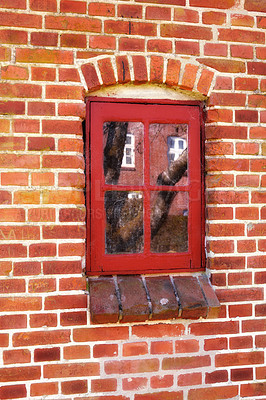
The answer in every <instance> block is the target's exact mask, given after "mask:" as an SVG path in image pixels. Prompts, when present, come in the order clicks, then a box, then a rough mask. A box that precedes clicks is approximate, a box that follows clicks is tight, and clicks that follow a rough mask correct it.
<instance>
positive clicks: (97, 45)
mask: <svg viewBox="0 0 266 400" xmlns="http://www.w3.org/2000/svg"><path fill="white" fill-rule="evenodd" d="M89 44H90V48H91V49H107V50H115V48H116V40H115V37H112V36H90V38H89ZM85 47H86V46H85Z"/></svg>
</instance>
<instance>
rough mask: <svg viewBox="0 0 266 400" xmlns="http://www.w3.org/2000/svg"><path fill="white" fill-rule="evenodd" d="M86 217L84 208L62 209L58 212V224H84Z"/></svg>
mask: <svg viewBox="0 0 266 400" xmlns="http://www.w3.org/2000/svg"><path fill="white" fill-rule="evenodd" d="M85 216H86V210H85V208H84V207H83V208H81V207H79V208H62V209H61V210H60V211H59V221H60V222H84V221H85Z"/></svg>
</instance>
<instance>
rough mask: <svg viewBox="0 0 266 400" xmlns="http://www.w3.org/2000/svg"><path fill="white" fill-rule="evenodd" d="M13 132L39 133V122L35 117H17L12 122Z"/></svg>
mask: <svg viewBox="0 0 266 400" xmlns="http://www.w3.org/2000/svg"><path fill="white" fill-rule="evenodd" d="M13 126H14V132H20V133H39V130H40V122H39V121H37V120H35V119H31V120H30V119H29V120H26V119H17V120H16V121H14V122H13Z"/></svg>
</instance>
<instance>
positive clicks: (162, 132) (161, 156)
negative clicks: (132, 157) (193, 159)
mask: <svg viewBox="0 0 266 400" xmlns="http://www.w3.org/2000/svg"><path fill="white" fill-rule="evenodd" d="M149 140H150V183H151V184H152V185H156V184H159V185H174V184H178V185H186V184H187V181H188V178H187V171H186V170H187V159H188V157H187V147H188V125H187V124H150V126H149ZM181 161H182V162H183V164H184V163H185V166H184V167H183V169H184V171H182V175H181V176H180V179H177V178H179V174H177V170H178V169H179V165H180V162H181ZM162 172H166V173H167V175H168V176H169V177H170V178H171V180H173V181H174V183H170V182H167V181H165V180H162V179H160V178H161V173H162Z"/></svg>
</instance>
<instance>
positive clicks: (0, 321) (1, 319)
mask: <svg viewBox="0 0 266 400" xmlns="http://www.w3.org/2000/svg"><path fill="white" fill-rule="evenodd" d="M26 327H27V317H26V315H20V314H19V315H2V316H0V329H4V330H7V329H22V328H26Z"/></svg>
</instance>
